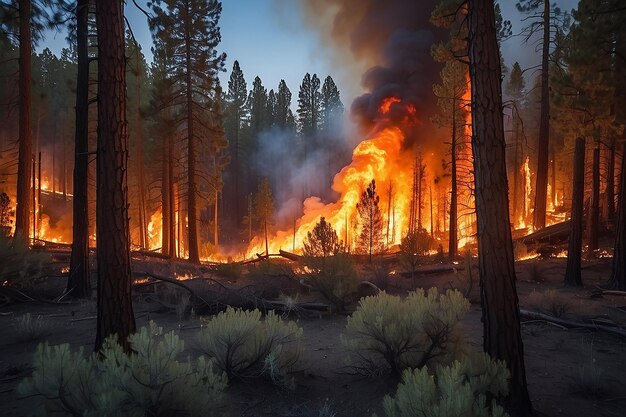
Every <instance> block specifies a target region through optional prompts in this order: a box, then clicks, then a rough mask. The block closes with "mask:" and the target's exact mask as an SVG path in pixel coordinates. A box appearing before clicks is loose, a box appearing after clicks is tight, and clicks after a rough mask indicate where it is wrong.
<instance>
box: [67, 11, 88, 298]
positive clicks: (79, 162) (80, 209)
mask: <svg viewBox="0 0 626 417" xmlns="http://www.w3.org/2000/svg"><path fill="white" fill-rule="evenodd" d="M88 24H89V0H78V3H77V5H76V38H77V47H76V54H77V58H78V70H77V78H76V120H75V138H74V141H75V145H74V198H73V199H72V210H73V214H74V217H73V218H74V220H73V226H72V255H71V257H70V274H69V278H68V281H67V291H68V292H69V294H70V295H72V296H74V297H78V298H89V297H90V296H91V282H90V273H89V196H88V187H89V154H88V152H89V46H88V33H87V32H88Z"/></svg>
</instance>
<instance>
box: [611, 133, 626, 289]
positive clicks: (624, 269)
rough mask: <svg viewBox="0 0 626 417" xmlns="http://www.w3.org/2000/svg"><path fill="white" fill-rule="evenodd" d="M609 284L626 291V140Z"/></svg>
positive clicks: (623, 151)
mask: <svg viewBox="0 0 626 417" xmlns="http://www.w3.org/2000/svg"><path fill="white" fill-rule="evenodd" d="M609 286H610V287H611V288H614V289H617V290H621V291H626V142H624V147H623V150H622V171H621V173H620V189H619V203H618V205H617V224H616V227H615V245H614V247H613V271H612V272H611V279H610V280H609Z"/></svg>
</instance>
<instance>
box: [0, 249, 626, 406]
mask: <svg viewBox="0 0 626 417" xmlns="http://www.w3.org/2000/svg"><path fill="white" fill-rule="evenodd" d="M610 262H611V260H610V259H600V260H596V261H592V262H588V263H585V264H584V266H583V271H582V274H583V282H584V284H585V287H584V288H580V289H566V288H563V286H562V284H561V281H562V277H563V274H564V270H565V259H562V258H557V259H546V260H528V261H521V262H518V263H517V273H518V291H519V294H520V303H521V306H522V308H525V309H529V310H541V309H542V307H544V305H543V304H542V297H541V296H540V294H542V293H543V292H544V291H546V290H548V289H557V290H558V291H559V293H560V294H563V297H564V300H566V304H567V306H568V308H567V311H566V312H565V314H564V315H563V317H564V318H569V319H576V320H579V319H581V318H587V319H588V318H592V317H596V318H602V319H604V320H611V321H613V322H615V323H619V324H626V307H624V306H626V297H608V296H603V297H597V298H591V297H589V295H590V293H591V292H592V291H593V290H594V289H595V287H596V286H597V285H599V284H602V283H604V282H606V280H607V278H608V276H609V274H610V269H611V263H610ZM475 275H476V274H475ZM456 280H457V276H456V275H454V274H452V273H445V274H438V275H428V276H420V277H419V278H418V280H417V282H418V285H419V286H421V287H424V288H430V287H432V286H438V287H440V288H448V287H449V285H450V283H454V282H455V281H456ZM409 281H410V280H409V279H406V278H402V277H401V276H396V277H395V278H391V282H390V284H391V286H390V288H389V291H390V292H392V293H393V292H398V293H402V292H404V288H406V287H407V286H408V285H409V284H410V282H409ZM277 285H282V284H280V283H279V284H277ZM51 288H57V289H58V288H62V284H60V283H57V285H55V284H54V283H50V284H49V288H48V289H51ZM470 300H471V301H472V307H471V310H470V312H469V314H467V316H466V317H465V319H464V322H463V325H464V329H465V332H466V334H467V335H468V337H469V338H470V339H471V341H472V343H473V344H475V346H476V348H477V349H480V346H481V342H482V324H481V322H480V315H481V314H480V304H479V303H478V301H479V293H478V288H477V284H475V285H474V289H473V291H472V293H471V295H470ZM26 312H30V313H31V314H33V315H42V316H46V317H47V318H48V319H49V320H50V321H51V322H52V323H53V324H54V330H55V331H54V333H53V334H52V335H51V336H50V337H49V338H48V340H49V341H50V342H51V343H53V344H55V343H65V342H69V343H70V344H71V345H72V346H73V347H74V348H78V347H79V346H83V347H84V348H85V350H86V351H90V350H91V349H92V346H93V341H94V338H95V328H94V327H95V303H94V302H93V301H90V302H81V303H73V304H67V305H55V304H47V303H40V302H29V303H20V304H11V305H8V306H4V307H2V308H1V309H0V313H1V316H0V329H1V332H2V337H1V338H0V352H1V356H0V416H7V417H8V416H24V415H27V414H28V411H29V405H30V404H31V402H32V400H30V399H20V398H18V397H17V394H16V393H15V387H16V385H17V383H18V382H19V380H20V379H21V378H23V377H24V376H25V375H28V374H29V372H30V370H31V368H30V363H31V360H32V352H33V351H34V348H35V345H34V344H33V343H27V344H25V343H18V342H17V341H16V337H15V335H14V332H13V331H12V326H13V320H14V317H15V316H19V315H21V314H24V313H26ZM135 313H136V317H137V324H138V326H141V325H144V324H146V323H147V322H148V321H149V320H154V321H155V322H156V323H157V324H159V325H160V326H163V327H164V328H166V329H168V330H169V329H172V330H175V331H176V332H178V333H179V334H180V335H181V337H182V338H184V339H185V341H186V344H185V346H186V347H187V350H188V351H189V352H185V354H187V353H190V354H194V347H193V345H194V342H193V341H194V336H195V334H196V332H198V330H197V327H198V319H197V318H193V319H192V318H188V319H185V320H184V321H183V322H182V323H180V324H179V321H178V319H177V316H176V313H174V312H173V311H171V310H170V311H167V310H166V309H163V308H162V306H160V305H158V304H157V303H155V302H154V301H153V300H152V299H151V298H150V297H145V296H142V297H138V299H137V300H136V302H135ZM294 319H295V320H297V321H298V324H299V325H300V326H301V327H302V328H303V329H304V336H303V347H304V349H303V357H302V363H301V365H300V370H299V371H298V372H296V373H295V374H294V376H295V380H296V384H297V386H296V388H295V390H293V391H288V390H285V389H281V388H277V387H274V386H272V385H270V384H268V383H267V382H264V381H257V382H254V383H242V382H233V383H231V384H230V385H229V387H228V389H227V399H226V401H225V404H224V407H223V415H224V416H228V417H236V416H241V417H244V416H245V417H255V416H258V417H270V416H272V417H309V416H310V417H317V416H318V415H319V414H318V413H319V409H320V407H321V406H322V405H323V404H324V403H327V404H328V405H329V407H330V409H331V410H332V411H333V412H334V413H336V416H337V417H352V416H354V417H369V416H371V415H372V414H373V413H377V415H378V416H380V417H382V416H384V412H383V410H382V399H383V397H384V396H385V395H386V394H389V393H393V391H394V390H395V386H396V384H397V381H394V380H392V379H391V378H390V377H389V378H379V379H368V378H364V377H360V376H355V375H350V374H348V373H347V372H346V368H345V367H344V363H345V362H344V358H345V352H344V351H343V348H342V346H341V343H340V340H339V336H340V334H341V333H342V332H343V331H344V328H345V325H346V316H345V315H338V314H321V315H320V316H319V317H316V318H294ZM181 325H182V326H181ZM522 335H523V340H524V349H525V357H526V373H527V378H528V384H529V390H530V395H531V398H532V401H533V404H534V407H535V409H536V410H537V411H538V412H539V414H540V415H545V416H552V417H558V416H572V417H589V416H607V417H614V416H615V417H617V416H624V415H625V413H624V410H625V409H626V340H623V339H619V338H617V337H615V336H610V335H606V334H603V333H600V332H591V331H589V330H576V329H570V330H565V329H562V328H560V327H557V326H554V325H549V324H546V323H545V322H538V321H534V322H529V323H525V324H523V325H522Z"/></svg>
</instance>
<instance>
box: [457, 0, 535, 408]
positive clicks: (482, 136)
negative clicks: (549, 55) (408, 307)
mask: <svg viewBox="0 0 626 417" xmlns="http://www.w3.org/2000/svg"><path fill="white" fill-rule="evenodd" d="M468 6H469V10H468V21H469V60H470V78H471V89H472V130H473V134H472V151H473V157H474V175H475V184H476V185H475V190H476V194H475V195H476V217H477V226H478V265H479V270H480V284H481V300H482V320H483V328H484V349H485V351H486V352H487V353H488V354H489V355H491V356H492V357H493V358H496V359H500V360H503V361H505V362H506V364H507V366H508V368H509V370H510V371H511V385H510V390H509V395H508V398H507V408H508V411H509V413H511V415H512V416H514V417H522V416H530V415H532V404H531V402H530V398H529V396H528V390H527V386H526V372H525V369H524V346H523V343H522V337H521V332H520V321H519V303H518V297H517V290H516V287H515V281H516V278H515V265H514V258H513V243H512V240H511V225H510V222H509V203H508V185H507V177H506V163H505V140H504V125H503V121H502V85H501V68H500V54H499V50H498V42H497V40H496V28H495V13H494V2H493V1H492V0H469V1H468Z"/></svg>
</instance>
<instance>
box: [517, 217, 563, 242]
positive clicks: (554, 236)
mask: <svg viewBox="0 0 626 417" xmlns="http://www.w3.org/2000/svg"><path fill="white" fill-rule="evenodd" d="M569 232H570V221H569V220H566V221H564V222H561V223H556V224H553V225H550V226H547V227H544V228H543V229H539V230H537V231H536V232H533V233H531V234H529V235H526V236H523V237H520V238H517V239H515V242H521V243H524V244H525V245H532V244H538V243H554V242H564V241H566V240H567V239H568V238H569Z"/></svg>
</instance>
